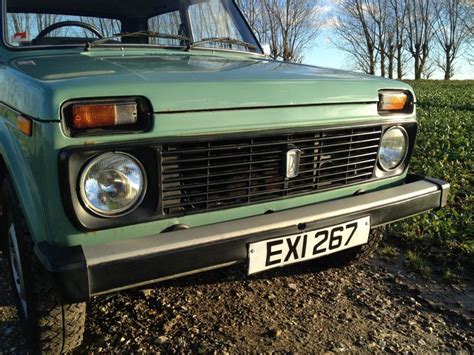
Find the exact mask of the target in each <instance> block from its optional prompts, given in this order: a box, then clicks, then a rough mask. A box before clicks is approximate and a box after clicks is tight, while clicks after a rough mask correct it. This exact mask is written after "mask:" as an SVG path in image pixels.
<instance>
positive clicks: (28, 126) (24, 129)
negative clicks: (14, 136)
mask: <svg viewBox="0 0 474 355" xmlns="http://www.w3.org/2000/svg"><path fill="white" fill-rule="evenodd" d="M16 127H17V128H18V130H19V131H20V132H21V133H23V134H24V135H26V136H28V137H31V136H32V134H33V122H32V121H31V120H30V119H29V118H26V117H23V116H18V118H17V122H16Z"/></svg>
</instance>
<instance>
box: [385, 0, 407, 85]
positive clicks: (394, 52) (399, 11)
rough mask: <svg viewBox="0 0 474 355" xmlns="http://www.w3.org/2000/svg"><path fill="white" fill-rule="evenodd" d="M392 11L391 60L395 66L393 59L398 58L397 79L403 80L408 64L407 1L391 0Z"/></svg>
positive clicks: (390, 8) (390, 9)
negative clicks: (405, 66) (405, 46)
mask: <svg viewBox="0 0 474 355" xmlns="http://www.w3.org/2000/svg"><path fill="white" fill-rule="evenodd" d="M389 4H390V6H389V11H390V14H391V16H390V21H391V26H390V32H391V33H392V35H393V37H392V41H391V47H390V58H391V63H392V65H393V57H392V56H394V57H396V62H397V78H398V79H399V80H401V79H403V76H404V64H405V63H406V60H405V56H404V50H405V48H404V45H405V24H406V17H407V7H406V6H405V0H389Z"/></svg>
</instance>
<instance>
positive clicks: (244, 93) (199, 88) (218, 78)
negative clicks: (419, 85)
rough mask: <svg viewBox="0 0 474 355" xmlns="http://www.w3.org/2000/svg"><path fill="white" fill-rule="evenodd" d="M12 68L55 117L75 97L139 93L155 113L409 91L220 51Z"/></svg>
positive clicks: (24, 61) (46, 59) (88, 56)
mask: <svg viewBox="0 0 474 355" xmlns="http://www.w3.org/2000/svg"><path fill="white" fill-rule="evenodd" d="M10 65H11V67H12V68H13V69H15V70H16V71H19V72H21V73H22V75H26V76H27V77H29V78H31V79H32V81H33V86H35V87H36V90H35V92H38V91H40V92H41V93H42V95H43V97H42V103H43V104H50V105H51V106H50V107H51V110H52V111H49V110H48V109H47V107H45V108H44V110H42V112H41V113H39V117H38V116H37V117H38V118H39V119H42V118H44V119H55V118H58V117H59V111H58V107H59V106H60V105H61V104H63V103H64V102H66V101H68V100H71V99H80V98H93V97H116V96H143V97H146V98H148V99H149V100H150V102H151V103H152V105H153V109H154V111H155V112H176V111H180V112H183V111H195V110H217V109H236V108H259V107H279V106H301V105H320V104H346V103H362V102H364V103H366V102H376V101H377V100H378V91H379V90H380V89H404V90H410V88H409V86H408V85H406V84H404V83H402V82H398V81H394V80H385V79H380V78H376V77H373V76H368V75H363V74H359V73H353V72H349V71H342V70H334V69H326V68H320V67H314V66H308V65H300V64H290V63H285V62H279V61H272V60H265V59H262V58H251V57H229V56H224V55H218V54H217V55H216V54H196V53H185V52H179V53H176V52H172V53H169V54H168V53H159V54H157V53H145V54H143V53H140V54H130V53H125V52H124V54H120V55H117V52H112V53H106V51H102V53H100V52H88V53H87V52H86V53H82V54H77V53H76V54H69V55H46V56H37V57H23V58H21V59H17V60H14V61H12V62H11V64H10ZM39 104H40V103H39ZM55 108H56V111H54V109H55ZM48 111H49V112H48ZM48 115H49V117H47V116H48Z"/></svg>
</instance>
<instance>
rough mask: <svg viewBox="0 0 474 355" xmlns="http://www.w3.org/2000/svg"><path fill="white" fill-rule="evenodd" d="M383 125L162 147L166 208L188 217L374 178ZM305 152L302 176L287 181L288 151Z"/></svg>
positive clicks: (163, 191)
mask: <svg viewBox="0 0 474 355" xmlns="http://www.w3.org/2000/svg"><path fill="white" fill-rule="evenodd" d="M381 132H382V129H381V127H380V126H377V127H357V128H349V129H339V130H338V129H335V130H325V131H310V132H303V133H293V134H278V135H273V136H268V135H262V136H257V137H251V138H250V137H249V138H235V137H234V138H222V139H216V140H209V141H196V142H191V143H186V142H184V143H178V142H177V143H166V144H163V145H162V147H161V181H162V184H161V189H162V190H161V191H162V208H163V212H164V213H165V214H168V215H185V214H190V213H195V212H202V211H211V210H217V209H222V208H229V207H237V206H241V205H246V204H252V203H260V202H264V201H269V200H275V199H281V198H285V197H287V196H290V197H291V196H299V195H304V194H310V193H315V192H317V191H324V190H328V189H333V188H338V187H343V186H347V185H349V184H353V183H358V182H364V181H367V180H369V179H371V178H372V175H373V171H374V167H375V164H376V155H377V152H378V147H379V142H380V136H381ZM290 147H296V148H299V149H300V150H301V162H300V174H299V175H298V176H297V177H295V178H291V179H285V178H284V174H283V172H282V164H283V161H284V154H285V153H286V151H287V150H288V149H289V148H290Z"/></svg>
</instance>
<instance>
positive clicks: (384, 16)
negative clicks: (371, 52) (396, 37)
mask: <svg viewBox="0 0 474 355" xmlns="http://www.w3.org/2000/svg"><path fill="white" fill-rule="evenodd" d="M388 1H389V0H373V1H371V2H367V3H366V12H367V14H368V16H370V20H371V21H372V22H373V23H374V28H375V38H376V40H375V48H376V50H377V52H378V54H379V66H380V76H382V77H385V76H386V74H387V67H386V60H388V62H389V63H388V76H389V77H390V78H393V57H394V55H393V49H392V48H393V43H392V42H393V29H392V27H393V21H392V16H391V15H392V14H391V13H390V12H389V6H388V5H389V3H388Z"/></svg>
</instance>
